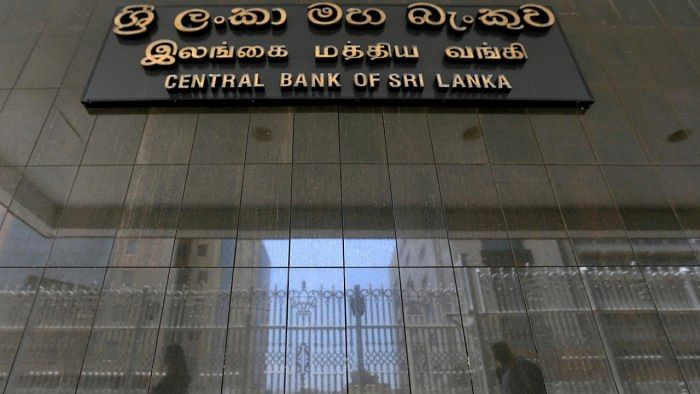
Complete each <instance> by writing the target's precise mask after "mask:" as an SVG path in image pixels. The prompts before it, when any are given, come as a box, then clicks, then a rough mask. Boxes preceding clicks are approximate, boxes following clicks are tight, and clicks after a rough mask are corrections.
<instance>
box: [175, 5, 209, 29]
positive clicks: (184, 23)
mask: <svg viewBox="0 0 700 394" xmlns="http://www.w3.org/2000/svg"><path fill="white" fill-rule="evenodd" d="M174 23H175V28H176V29H177V31H179V32H182V33H200V32H203V31H205V30H206V29H207V28H208V27H209V12H208V11H206V10H203V9H201V8H193V9H190V10H185V11H182V12H181V13H179V14H177V16H176V17H175V22H174Z"/></svg>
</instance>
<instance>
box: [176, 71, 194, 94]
mask: <svg viewBox="0 0 700 394" xmlns="http://www.w3.org/2000/svg"><path fill="white" fill-rule="evenodd" d="M191 77H192V76H191V75H190V74H183V75H180V80H179V82H178V84H177V87H178V89H182V90H187V89H189V87H190V78H191Z"/></svg>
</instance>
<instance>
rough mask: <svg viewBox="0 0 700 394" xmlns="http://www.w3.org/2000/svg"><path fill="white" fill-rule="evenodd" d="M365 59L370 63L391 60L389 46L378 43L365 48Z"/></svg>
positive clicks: (384, 43)
mask: <svg viewBox="0 0 700 394" xmlns="http://www.w3.org/2000/svg"><path fill="white" fill-rule="evenodd" d="M367 58H369V61H370V62H377V61H383V60H390V59H391V45H389V44H387V43H386V42H380V43H377V44H374V45H369V46H368V47H367Z"/></svg>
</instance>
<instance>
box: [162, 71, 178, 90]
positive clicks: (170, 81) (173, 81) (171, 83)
mask: <svg viewBox="0 0 700 394" xmlns="http://www.w3.org/2000/svg"><path fill="white" fill-rule="evenodd" d="M163 86H165V88H166V89H167V90H173V89H175V88H177V75H175V74H170V75H168V76H166V77H165V81H163Z"/></svg>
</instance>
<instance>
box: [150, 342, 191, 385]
mask: <svg viewBox="0 0 700 394" xmlns="http://www.w3.org/2000/svg"><path fill="white" fill-rule="evenodd" d="M163 361H164V364H165V377H163V379H161V380H160V382H158V384H157V385H156V386H155V387H154V388H153V390H151V392H152V393H154V394H166V393H167V394H186V393H187V388H188V387H189V385H190V375H189V371H188V370H187V361H186V360H185V352H184V350H182V346H180V345H169V346H168V347H167V348H166V349H165V357H164V358H163Z"/></svg>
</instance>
